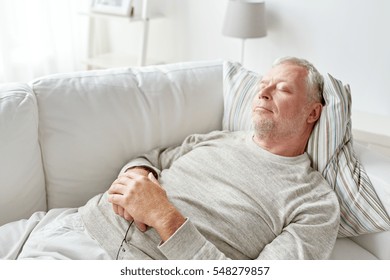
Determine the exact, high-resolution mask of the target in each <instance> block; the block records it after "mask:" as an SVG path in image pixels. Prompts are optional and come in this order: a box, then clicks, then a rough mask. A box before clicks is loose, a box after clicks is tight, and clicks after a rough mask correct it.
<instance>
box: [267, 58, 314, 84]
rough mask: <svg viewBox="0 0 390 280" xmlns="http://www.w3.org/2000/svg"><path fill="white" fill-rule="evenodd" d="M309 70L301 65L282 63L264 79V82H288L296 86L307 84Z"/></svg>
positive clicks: (272, 69) (273, 68)
mask: <svg viewBox="0 0 390 280" xmlns="http://www.w3.org/2000/svg"><path fill="white" fill-rule="evenodd" d="M306 75H307V70H306V69H305V68H304V67H302V66H299V65H295V64H291V63H282V64H279V65H276V66H274V67H272V68H271V69H270V70H269V71H268V72H267V73H266V74H265V75H264V77H263V80H266V81H270V80H272V81H273V82H288V83H292V84H295V85H296V86H304V85H305V84H306Z"/></svg>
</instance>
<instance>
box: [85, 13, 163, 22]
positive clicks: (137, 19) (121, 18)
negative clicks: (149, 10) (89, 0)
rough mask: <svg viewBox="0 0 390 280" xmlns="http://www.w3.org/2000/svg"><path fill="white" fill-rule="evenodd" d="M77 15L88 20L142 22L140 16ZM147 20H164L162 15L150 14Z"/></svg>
mask: <svg viewBox="0 0 390 280" xmlns="http://www.w3.org/2000/svg"><path fill="white" fill-rule="evenodd" d="M79 15H82V16H87V17H89V18H96V19H106V20H112V19H114V20H118V21H123V22H142V21H143V20H144V19H143V18H142V16H141V15H136V16H133V17H129V16H121V15H113V14H104V13H96V12H79ZM147 18H148V19H159V18H164V15H163V14H151V15H148V17H147Z"/></svg>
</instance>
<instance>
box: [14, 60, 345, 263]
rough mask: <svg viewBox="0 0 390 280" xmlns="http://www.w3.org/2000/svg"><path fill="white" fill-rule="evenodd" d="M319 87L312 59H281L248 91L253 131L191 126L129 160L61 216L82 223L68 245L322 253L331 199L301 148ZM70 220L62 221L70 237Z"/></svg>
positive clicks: (160, 252) (134, 253)
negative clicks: (180, 136)
mask: <svg viewBox="0 0 390 280" xmlns="http://www.w3.org/2000/svg"><path fill="white" fill-rule="evenodd" d="M322 87H323V78H322V76H321V75H320V74H319V72H318V71H317V70H316V68H315V67H314V66H313V65H312V64H311V63H309V62H308V61H306V60H303V59H298V58H293V57H288V58H283V59H280V60H278V61H277V62H276V63H275V64H274V66H273V67H272V69H271V70H270V71H269V72H268V73H267V74H266V75H265V76H264V77H263V78H262V80H261V82H260V85H259V91H258V93H257V95H256V97H255V99H254V100H253V106H252V114H253V122H254V131H251V132H227V131H223V132H219V131H217V132H212V133H209V134H206V135H191V136H189V137H187V138H186V139H185V140H184V142H183V143H182V145H181V146H179V147H172V148H168V149H155V150H153V151H151V152H149V153H147V154H145V155H144V156H142V157H140V158H136V159H133V160H131V161H130V162H129V163H128V164H127V165H126V166H124V167H123V169H122V171H121V173H120V175H119V177H118V178H117V179H116V180H115V181H114V182H113V184H112V185H111V187H110V188H109V190H108V191H107V192H105V193H104V194H101V195H97V196H95V197H94V198H92V199H91V200H90V201H89V202H88V203H87V204H86V205H85V206H83V207H81V208H79V209H76V210H74V211H71V213H69V214H67V215H65V218H62V220H68V221H70V220H72V221H74V220H76V221H78V222H77V223H76V224H77V226H78V227H80V228H81V230H79V231H78V237H77V238H76V237H75V238H73V239H72V240H79V241H76V243H75V244H76V245H74V247H75V248H74V249H75V250H77V247H78V246H77V244H81V243H82V244H83V246H87V247H88V248H89V249H88V250H84V253H82V255H76V256H77V258H91V259H94V258H102V259H110V258H112V259H115V258H117V259H326V258H328V257H329V256H330V254H331V252H332V249H333V246H334V243H335V240H336V237H337V232H338V225H339V206H338V201H337V198H336V195H335V193H334V192H333V190H332V189H331V188H330V186H329V185H328V184H327V182H326V181H325V180H324V179H323V177H322V176H321V175H320V173H318V172H317V171H315V170H313V169H312V168H311V167H310V166H311V164H310V160H309V157H308V155H307V154H306V153H305V148H306V145H307V142H308V139H309V137H310V134H311V132H312V130H313V127H314V125H315V123H316V121H317V120H318V119H319V117H320V114H321V109H322V94H321V93H322ZM60 220H61V219H60ZM57 223H58V222H57ZM69 223H70V222H63V224H65V225H66V226H65V227H67V230H65V231H66V232H67V234H69V235H70V236H72V234H75V233H74V232H75V229H74V228H75V226H73V227H72V226H69ZM72 223H73V224H75V222H72ZM50 224H51V226H50V227H51V228H53V227H54V226H53V224H52V223H50ZM63 227H64V226H63ZM43 229H45V227H42V230H43ZM38 232H39V231H38ZM46 232H47V229H46ZM49 232H50V230H49ZM60 235H61V234H60ZM62 235H65V234H62ZM47 236H49V237H47V239H46V241H45V242H46V244H48V245H42V243H41V245H39V246H40V249H37V245H36V244H37V243H38V241H37V240H35V241H34V236H33V237H32V241H31V242H29V241H27V242H26V244H25V245H24V248H23V250H22V251H21V254H20V255H19V258H40V257H44V256H47V255H48V251H50V247H56V246H62V245H59V244H58V243H59V240H61V239H58V237H55V238H54V235H53V238H52V237H51V236H52V235H51V234H48V235H47ZM74 236H77V235H74ZM52 239H53V240H57V243H56V245H55V246H54V245H53V243H54V241H52ZM80 240H83V241H80ZM69 243H72V242H64V244H66V245H63V246H69ZM50 244H51V245H50ZM86 244H89V245H86ZM91 248H94V249H91ZM60 251H62V252H64V251H66V250H60ZM69 251H72V250H69ZM69 254H70V255H71V257H72V256H75V255H73V253H69ZM78 254H80V253H78ZM55 257H56V258H57V257H58V258H66V257H69V256H66V254H65V255H58V254H57V255H55Z"/></svg>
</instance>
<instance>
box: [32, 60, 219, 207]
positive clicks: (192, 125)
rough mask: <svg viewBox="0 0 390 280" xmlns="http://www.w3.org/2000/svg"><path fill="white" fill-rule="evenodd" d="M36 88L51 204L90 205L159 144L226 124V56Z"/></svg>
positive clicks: (73, 77) (74, 76)
mask: <svg viewBox="0 0 390 280" xmlns="http://www.w3.org/2000/svg"><path fill="white" fill-rule="evenodd" d="M32 86H33V90H34V92H35V94H36V95H37V100H38V106H39V120H40V126H39V137H40V141H41V145H42V154H43V162H44V167H45V173H46V182H47V193H48V206H49V208H54V207H75V206H80V205H83V204H84V203H85V202H86V201H87V200H88V199H89V198H91V197H92V196H94V195H95V194H97V193H101V192H104V191H106V190H107V189H108V188H109V186H110V185H111V183H112V182H113V181H114V180H115V178H116V177H117V175H118V173H119V171H120V169H121V167H122V166H123V165H124V164H125V163H127V162H128V161H129V160H130V159H132V158H133V157H136V156H138V155H140V154H142V153H144V152H146V151H148V150H150V149H152V148H155V147H157V146H160V147H166V146H169V145H174V144H179V143H180V142H181V141H182V140H183V139H184V137H185V136H187V135H189V134H191V133H205V132H209V131H211V130H215V129H221V124H222V113H223V96H222V63H221V61H218V62H217V61H214V62H212V61H209V62H188V63H178V64H171V65H161V66H148V67H143V68H126V69H125V68H121V69H109V70H97V71H85V72H79V73H70V74H58V75H52V76H49V77H45V78H42V79H39V80H36V81H34V82H33V84H32Z"/></svg>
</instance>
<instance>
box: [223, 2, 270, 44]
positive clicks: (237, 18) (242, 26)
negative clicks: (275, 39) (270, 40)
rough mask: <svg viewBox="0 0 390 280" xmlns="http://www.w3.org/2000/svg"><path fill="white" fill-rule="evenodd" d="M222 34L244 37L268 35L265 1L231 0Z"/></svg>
mask: <svg viewBox="0 0 390 280" xmlns="http://www.w3.org/2000/svg"><path fill="white" fill-rule="evenodd" d="M222 34H223V35H225V36H229V37H236V38H243V39H246V38H259V37H264V36H266V35H267V28H266V20H265V3H264V2H262V1H256V0H252V1H251V0H246V1H244V0H229V3H228V8H227V11H226V15H225V21H224V24H223V29H222Z"/></svg>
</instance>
